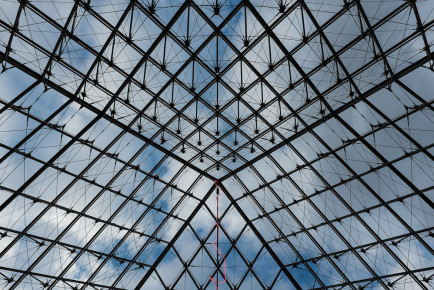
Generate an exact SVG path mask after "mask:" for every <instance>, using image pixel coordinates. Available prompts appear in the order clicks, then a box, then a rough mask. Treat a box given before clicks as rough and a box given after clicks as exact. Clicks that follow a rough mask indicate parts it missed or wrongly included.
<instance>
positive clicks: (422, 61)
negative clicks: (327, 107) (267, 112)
mask: <svg viewBox="0 0 434 290" xmlns="http://www.w3.org/2000/svg"><path fill="white" fill-rule="evenodd" d="M426 25H427V26H428V25H434V21H432V22H431V23H428V24H426ZM416 35H417V33H413V34H412V35H410V36H409V37H407V39H404V40H403V41H402V42H401V43H398V44H397V45H396V46H395V47H392V48H390V49H389V51H392V50H394V49H397V48H399V47H400V45H402V43H403V42H405V41H407V40H408V39H411V38H412V37H414V36H416ZM356 40H357V39H356ZM426 61H427V57H424V58H422V59H420V60H418V61H416V62H415V63H413V64H411V65H409V66H408V67H407V68H405V69H403V70H401V71H400V72H399V73H396V74H395V77H396V79H398V78H400V77H402V76H404V75H406V74H408V73H409V72H411V71H413V70H415V69H416V68H418V67H420V66H421V65H423V64H424V63H425V62H426ZM373 62H374V61H371V63H373ZM363 69H366V66H363V67H362V68H360V69H359V70H358V71H355V72H353V74H352V75H355V74H357V73H359V72H360V70H363ZM342 83H344V82H341V84H342ZM388 83H389V81H388V80H386V81H383V82H382V83H380V84H377V85H376V86H375V87H373V88H372V89H370V90H368V91H367V92H365V93H364V94H361V95H359V96H358V97H356V98H355V99H353V101H352V102H350V103H347V104H346V105H342V106H341V107H340V108H338V109H337V110H334V112H335V114H338V113H340V112H342V111H344V110H345V109H347V108H348V107H350V106H354V105H355V104H356V103H358V102H359V101H361V100H364V99H366V98H367V97H368V96H370V95H372V94H373V93H375V92H377V91H378V90H379V89H381V88H383V87H384V86H386V85H387V84H388ZM341 84H335V85H333V86H332V87H331V88H330V89H328V90H327V91H326V92H324V93H323V94H322V96H324V95H325V94H326V93H328V92H329V91H331V90H332V89H334V88H335V87H337V86H339V85H341ZM288 90H289V89H288ZM320 96H321V94H320V95H319V96H318V97H315V98H314V99H312V100H311V102H312V101H316V100H318V99H320ZM289 117H290V116H288V118H289ZM332 117H333V115H332V114H328V115H326V116H324V117H323V118H322V119H320V120H318V121H316V122H314V123H313V124H312V125H309V127H308V128H304V129H302V130H300V131H299V132H298V133H296V134H294V135H293V136H290V137H288V138H286V139H285V140H284V141H282V142H281V143H279V144H277V145H276V146H274V147H272V148H270V149H268V151H267V153H268V154H269V153H272V152H274V151H276V150H277V149H279V148H281V147H282V146H284V145H285V144H286V143H287V142H289V141H291V140H294V139H295V138H297V137H299V136H300V135H302V134H305V133H306V132H308V131H310V130H312V129H313V128H315V127H317V126H319V125H320V124H323V123H324V122H325V121H327V120H329V119H331V118H332ZM308 129H309V130H308ZM261 136H262V134H260V136H258V138H260V137H261ZM267 153H264V154H260V155H259V156H257V157H255V158H253V159H252V160H250V162H249V164H250V163H254V162H256V161H258V160H260V159H261V158H262V157H263V156H265V155H267ZM249 164H245V165H241V166H239V167H238V168H237V169H234V170H232V171H231V173H229V174H227V175H225V176H223V177H222V178H221V179H220V180H225V179H227V178H229V177H231V176H232V175H233V174H235V173H237V172H240V171H241V170H243V169H245V168H246V167H248V166H249Z"/></svg>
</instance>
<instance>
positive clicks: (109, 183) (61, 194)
mask: <svg viewBox="0 0 434 290" xmlns="http://www.w3.org/2000/svg"><path fill="white" fill-rule="evenodd" d="M122 135H123V134H122V133H121V134H119V135H118V136H117V137H116V138H115V139H114V140H113V141H112V142H110V144H109V145H108V146H107V147H106V148H105V149H104V151H107V150H108V149H109V148H111V147H112V146H113V145H114V144H115V143H116V142H117V141H118V140H119V139H120V138H121V136H122ZM146 147H147V144H145V145H144V146H142V148H140V149H139V150H138V151H137V152H136V153H135V154H134V155H133V156H132V157H131V159H130V161H129V162H128V164H131V162H133V161H134V160H135V159H136V158H137V157H138V156H139V155H140V154H141V153H142V152H143V150H144V149H145V148H146ZM102 155H103V154H102V153H100V154H99V155H98V157H96V158H94V159H93V160H92V162H91V163H90V164H89V165H88V166H87V167H86V168H85V169H84V170H83V171H82V172H81V173H80V175H79V176H82V175H83V174H84V173H85V172H87V171H88V170H89V169H91V168H92V167H93V165H94V164H95V163H96V162H97V161H98V160H99V158H100V157H101V156H102ZM127 168H128V165H124V166H123V167H122V169H120V170H119V171H118V172H117V173H116V174H115V176H113V177H112V178H111V180H110V181H109V182H108V184H107V185H106V186H103V188H102V189H101V190H100V191H99V193H98V194H97V195H96V196H95V197H94V198H93V199H92V200H91V201H90V202H89V203H87V204H86V206H85V208H84V209H83V210H81V212H80V214H79V215H77V216H76V217H75V218H74V220H73V221H72V222H71V223H69V224H68V226H66V227H65V229H64V230H63V231H62V232H61V233H60V234H59V235H58V236H57V237H56V241H59V240H60V239H61V238H62V237H63V236H64V235H65V234H66V233H67V232H68V231H69V230H70V229H71V228H72V226H73V225H74V224H75V223H76V222H77V221H78V220H80V219H81V217H82V216H83V214H84V213H85V212H86V211H87V210H88V209H89V208H91V207H92V205H93V204H94V203H95V202H96V201H97V200H98V199H99V198H100V197H101V196H102V195H103V194H104V193H105V192H106V190H107V189H108V188H110V187H111V184H112V183H113V182H115V181H116V180H117V178H118V177H119V176H120V175H121V174H122V173H123V171H124V170H126V169H127ZM77 180H78V178H75V179H74V181H72V182H71V183H70V184H69V186H68V187H67V188H65V189H64V190H63V191H62V192H61V193H60V194H59V195H58V196H57V197H56V201H57V200H59V199H60V197H61V196H63V195H64V194H65V193H66V192H67V190H68V189H69V188H70V187H71V186H72V185H73V184H75V182H76V181H77ZM146 181H147V179H143V180H142V182H141V183H140V184H139V185H138V186H137V187H136V190H135V191H133V192H132V193H131V194H130V196H129V197H130V198H132V197H133V196H134V194H135V193H136V191H137V190H139V189H140V187H141V186H142V185H143V184H144V183H145V182H146ZM128 202H129V199H124V201H123V203H122V205H121V206H120V207H119V208H118V209H117V210H116V211H115V213H113V214H112V215H111V217H110V218H109V219H107V221H106V222H111V220H112V219H113V218H114V217H115V216H116V215H117V213H118V212H119V211H120V210H121V209H122V208H123V206H125V205H126V204H127V203H128ZM49 208H51V204H50V205H49V206H47V207H46V209H47V211H48V209H49ZM44 211H45V210H44ZM39 216H41V214H40V215H39ZM39 216H38V217H37V218H35V219H34V220H33V221H32V222H31V224H30V225H31V226H30V225H29V226H28V228H29V229H30V228H31V227H32V226H33V225H34V224H35V223H36V222H37V220H39V219H40V218H39ZM41 217H42V216H41ZM107 225H108V223H104V224H103V226H102V227H101V228H100V229H99V230H98V231H97V233H95V234H94V236H93V237H92V238H91V239H90V241H89V242H88V243H87V244H86V246H85V247H84V248H83V250H84V249H87V248H88V247H89V246H90V245H91V244H92V242H93V241H94V240H95V239H96V237H97V236H98V235H99V233H101V232H102V231H103V230H104V229H105V228H106V226H107ZM23 233H24V231H23ZM53 245H54V244H51V245H50V246H49V247H47V249H46V250H45V251H44V252H43V253H42V254H40V255H39V257H38V258H37V259H36V260H35V261H34V262H33V263H32V265H30V266H29V268H28V271H31V270H32V269H33V268H34V267H35V266H36V265H37V264H38V263H39V262H40V261H41V260H42V258H43V257H45V255H46V254H48V253H49V252H50V250H51V248H52V246H53ZM83 250H81V251H80V252H79V253H78V254H77V255H76V256H75V257H74V258H73V259H72V261H71V262H70V263H69V264H68V265H67V266H66V267H65V268H64V269H63V270H62V273H61V274H59V276H58V277H57V279H56V280H55V281H54V282H53V283H52V284H51V285H50V287H49V289H50V288H52V287H54V286H55V284H56V283H57V282H58V281H59V280H60V279H61V278H63V275H64V273H66V272H67V271H68V270H69V268H70V267H71V265H73V262H75V261H76V260H78V258H79V257H80V256H81V254H82V253H83ZM20 278H21V280H17V281H16V283H15V284H14V286H12V289H13V288H14V287H16V286H17V285H18V284H19V283H20V281H22V279H23V278H24V275H23V276H22V277H20Z"/></svg>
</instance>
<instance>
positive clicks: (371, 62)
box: [222, 23, 433, 178]
mask: <svg viewBox="0 0 434 290" xmlns="http://www.w3.org/2000/svg"><path fill="white" fill-rule="evenodd" d="M427 25H433V23H428V24H427ZM415 36H417V33H416V32H415V33H413V34H411V35H410V36H408V37H407V38H405V39H404V40H402V41H401V42H400V43H398V44H397V45H395V46H394V47H391V48H390V49H389V50H388V52H391V51H393V50H395V49H397V48H399V47H400V45H402V43H404V42H406V41H408V40H409V39H411V38H414V37H415ZM359 40H360V39H359V38H356V39H355V40H354V41H353V42H357V41H359ZM350 44H352V42H350V43H349V44H348V45H350ZM347 48H348V46H346V47H344V48H342V49H341V50H340V51H339V52H338V54H340V53H342V52H344V51H345V50H346V49H347ZM331 58H333V56H331V57H330V59H331ZM283 60H286V57H284V58H283ZM326 61H328V60H326ZM374 62H375V60H371V61H370V62H369V63H368V64H366V65H365V66H363V67H361V68H360V69H359V70H357V71H355V72H353V73H352V75H356V74H358V73H360V71H362V70H364V69H366V68H367V66H369V65H371V64H373V63H374ZM419 63H420V62H419ZM420 65H421V64H417V66H420ZM321 67H323V64H320V65H319V66H318V67H317V68H315V69H313V70H312V71H311V72H309V73H308V74H307V75H308V76H309V75H312V74H313V73H315V71H317V70H318V69H320V68H321ZM413 67H414V66H413ZM404 72H405V70H402V71H401V72H400V74H404ZM397 75H398V74H396V75H395V76H397ZM264 76H265V75H264ZM258 81H259V79H258ZM302 81H303V78H301V79H300V80H299V81H298V82H296V83H301V82H302ZM296 83H294V84H296ZM344 83H345V80H344V81H343V82H341V83H340V84H335V85H333V86H331V87H330V88H329V89H327V90H326V91H325V92H324V93H323V95H325V94H327V93H329V92H330V91H332V90H334V89H335V88H337V87H338V86H340V85H342V84H344ZM252 84H253V83H252ZM377 87H380V86H377ZM381 87H382V85H381ZM289 90H290V88H288V89H286V90H284V91H283V92H282V93H280V94H277V96H276V97H275V98H274V99H272V100H271V101H270V102H269V103H270V104H271V103H273V102H275V101H276V100H277V99H278V98H280V99H281V101H284V99H283V98H281V97H279V96H283V95H284V94H286V93H287V92H288V91H289ZM374 90H376V89H373V90H370V91H369V92H370V93H365V96H363V95H360V96H359V97H357V98H355V99H354V100H353V101H352V103H351V104H346V105H343V106H342V107H341V108H339V109H338V110H335V112H340V111H343V110H345V109H346V108H347V107H349V106H351V105H354V104H356V103H357V102H359V101H360V100H361V99H366V97H367V96H368V95H370V94H372V92H373V91H374ZM320 96H321V95H318V96H317V97H314V98H313V99H311V102H310V103H313V102H314V101H317V100H319V99H320ZM310 103H309V104H304V105H303V106H301V107H300V108H298V109H297V110H295V111H296V112H297V111H302V110H303V109H304V108H305V107H307V106H308V105H310ZM261 110H262V108H260V109H259V111H261ZM291 117H292V115H288V116H287V117H285V118H284V119H283V120H282V121H281V122H278V123H277V124H279V123H283V122H284V121H286V120H288V119H290V118H291ZM331 117H332V116H331V115H330V114H329V115H327V116H325V117H324V118H322V120H319V121H317V122H315V123H314V124H312V125H311V127H316V126H318V125H319V124H322V123H323V122H322V121H326V120H327V119H329V118H331ZM277 124H276V125H277ZM228 133H230V132H228ZM266 133H268V132H266V131H264V132H263V133H261V134H259V135H258V136H257V137H256V138H261V137H262V136H263V135H265V134H266ZM288 139H290V138H288ZM284 143H285V141H282V142H281V143H280V144H278V145H276V146H275V147H273V148H274V149H272V150H275V149H277V148H278V147H281V146H283V145H284ZM227 158H230V156H227V157H225V158H223V159H222V160H224V159H227ZM247 166H248V165H243V168H245V167H247ZM238 171H239V169H236V170H233V172H238ZM230 174H232V173H230ZM230 174H228V175H227V176H225V177H224V178H227V177H229V176H230Z"/></svg>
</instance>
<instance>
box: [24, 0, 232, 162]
mask: <svg viewBox="0 0 434 290" xmlns="http://www.w3.org/2000/svg"><path fill="white" fill-rule="evenodd" d="M29 5H31V4H29ZM32 9H33V10H34V11H37V13H38V14H39V15H40V16H41V17H43V18H45V19H46V18H47V17H48V16H46V15H44V14H43V13H42V12H40V11H39V10H38V9H37V8H36V7H32ZM89 10H91V9H89ZM53 25H54V24H53ZM116 34H119V35H121V36H122V37H125V36H124V35H123V34H121V33H120V32H119V31H117V33H116ZM23 37H24V38H25V40H26V41H27V42H30V43H31V45H32V46H36V44H35V43H34V42H33V41H32V40H30V39H27V38H26V37H25V36H23ZM211 38H212V37H210V39H211ZM74 40H76V41H78V39H74ZM79 43H80V44H81V45H82V46H83V47H84V48H85V49H86V50H87V51H89V52H90V53H92V54H94V55H95V54H96V52H95V51H94V50H93V49H92V48H91V47H89V46H88V45H86V44H85V43H84V42H79ZM204 46H205V44H203V45H202V47H204ZM41 50H42V51H43V52H44V53H46V54H48V51H45V50H43V49H42V48H41ZM140 53H141V54H142V56H143V57H146V58H148V59H149V60H151V61H152V62H153V63H154V65H156V66H159V64H158V63H157V62H156V61H155V60H153V59H152V58H151V57H150V56H149V55H147V54H146V53H145V52H143V51H141V50H140ZM97 58H98V57H97ZM99 59H100V60H102V61H104V62H106V63H107V64H109V65H110V66H111V67H113V68H114V69H116V71H117V72H119V73H120V74H122V75H124V76H125V75H126V73H125V72H124V71H123V70H121V69H120V68H119V67H117V66H116V65H115V64H113V63H111V62H110V60H108V59H106V58H105V57H104V56H102V55H101V56H99ZM58 62H59V63H61V64H62V65H63V66H65V67H66V68H68V69H69V70H71V71H72V72H74V73H75V74H77V75H79V76H81V75H82V74H81V73H80V72H79V71H77V70H76V69H75V68H73V67H71V66H70V65H69V64H67V63H66V62H64V61H63V60H58ZM189 62H190V61H187V62H185V64H184V65H183V67H182V68H181V69H180V70H179V71H178V72H177V73H176V74H175V75H173V76H172V75H171V74H170V73H169V72H168V71H164V72H165V73H166V74H168V76H169V77H170V78H172V79H174V80H175V81H176V82H177V83H178V84H180V85H182V86H184V84H183V83H182V82H181V81H179V80H178V79H177V78H176V75H178V74H179V73H180V72H182V70H183V68H184V67H186V66H187V65H188V64H189ZM82 78H83V79H85V78H86V77H82ZM131 81H132V82H134V83H135V84H136V85H140V86H141V84H140V82H139V81H137V80H136V79H135V78H133V77H132V78H131ZM170 83H171V80H169V81H168V82H167V83H166V85H164V86H163V87H162V88H161V89H160V91H159V92H158V93H157V94H155V93H154V92H152V91H150V90H149V89H148V88H145V90H146V92H147V93H149V94H150V95H152V96H153V98H155V99H157V100H159V101H160V102H162V103H163V104H165V105H166V107H167V108H170V106H168V104H167V103H166V102H165V100H164V99H162V98H160V97H159V95H160V94H161V92H163V91H164V90H165V89H166V87H168V86H169V85H170ZM94 85H95V86H97V87H98V88H99V89H101V90H102V91H104V92H106V93H107V94H109V95H112V94H113V93H112V92H110V91H108V90H107V89H106V88H105V87H103V86H102V85H101V84H100V83H99V82H98V83H95V84H94ZM185 89H186V90H187V91H188V88H185ZM116 101H118V102H121V103H122V104H123V105H124V106H127V107H129V108H130V109H131V108H132V109H134V110H135V111H139V110H138V109H137V108H135V107H133V106H132V105H131V104H129V103H126V102H125V101H124V100H122V99H120V98H117V99H116ZM151 103H152V102H150V103H149V104H148V105H147V106H146V107H148V106H150V105H151ZM189 105H190V103H187V104H186V105H185V106H184V108H183V109H182V110H181V111H180V112H176V111H175V112H176V114H177V115H178V114H179V115H181V114H182V112H183V111H184V110H186V109H187V108H188V107H189ZM142 111H145V110H142ZM144 117H146V118H147V119H148V120H151V118H149V117H148V116H144ZM175 117H176V116H175ZM175 117H173V118H175ZM186 120H188V121H189V122H192V121H191V120H189V118H187V117H186ZM170 122H171V121H168V123H170ZM156 124H157V125H158V126H159V127H161V128H164V125H162V124H159V123H156ZM169 132H170V133H171V135H172V136H173V137H175V138H177V139H179V137H178V136H177V134H175V133H173V132H171V131H169ZM204 132H205V134H207V135H209V137H211V138H214V137H213V136H212V135H211V134H209V133H208V132H206V131H204ZM159 133H160V131H158V132H157V133H156V134H159ZM194 133H195V132H192V134H190V135H193V134H194ZM186 139H188V138H186ZM190 147H191V148H195V146H193V145H190ZM228 149H229V150H230V148H228ZM208 158H209V159H211V160H212V159H213V158H212V157H211V156H208Z"/></svg>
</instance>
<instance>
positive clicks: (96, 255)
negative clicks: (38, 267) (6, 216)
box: [0, 226, 168, 283]
mask: <svg viewBox="0 0 434 290" xmlns="http://www.w3.org/2000/svg"><path fill="white" fill-rule="evenodd" d="M125 229H126V228H125ZM0 230H3V231H7V232H10V233H14V234H16V235H18V234H20V231H17V230H13V229H9V228H5V227H1V226H0ZM23 237H28V238H30V239H32V240H41V243H42V242H44V243H45V242H48V243H53V244H56V245H58V246H61V247H63V248H65V249H68V250H69V251H70V250H71V248H72V249H75V250H83V249H84V248H83V247H80V246H77V245H73V244H68V243H65V242H61V241H55V240H52V239H49V238H45V237H40V236H37V235H34V234H28V233H26V234H24V236H23ZM162 242H164V243H168V242H167V241H164V240H162ZM35 243H36V242H35ZM41 243H39V244H41ZM85 252H87V253H89V254H91V255H93V256H95V258H97V259H98V260H99V259H100V258H102V257H103V256H106V257H109V258H112V259H115V260H118V261H124V262H131V263H134V264H136V265H137V266H140V267H142V266H144V267H149V266H150V265H148V264H144V263H140V262H137V261H133V260H130V259H127V258H122V257H118V256H116V255H111V254H107V253H104V252H100V251H96V250H90V249H85ZM83 283H84V281H83Z"/></svg>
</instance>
